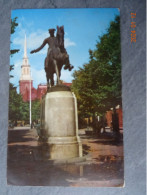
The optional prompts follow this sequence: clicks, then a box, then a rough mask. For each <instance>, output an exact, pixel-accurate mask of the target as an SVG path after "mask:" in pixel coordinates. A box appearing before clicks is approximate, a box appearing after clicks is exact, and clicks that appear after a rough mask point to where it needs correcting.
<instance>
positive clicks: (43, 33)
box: [10, 8, 120, 89]
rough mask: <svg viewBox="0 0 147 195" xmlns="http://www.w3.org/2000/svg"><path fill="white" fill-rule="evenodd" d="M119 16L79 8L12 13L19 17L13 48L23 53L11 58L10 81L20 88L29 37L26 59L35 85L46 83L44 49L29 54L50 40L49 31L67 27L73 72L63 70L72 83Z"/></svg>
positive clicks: (115, 12) (113, 11)
mask: <svg viewBox="0 0 147 195" xmlns="http://www.w3.org/2000/svg"><path fill="white" fill-rule="evenodd" d="M116 15H120V12H119V9H118V8H83V9H81V8H77V9H18V10H12V13H11V18H12V19H13V18H15V17H18V18H17V23H18V26H17V27H16V31H15V33H14V34H12V35H11V38H10V40H11V49H19V50H20V51H19V52H18V53H16V54H14V55H13V57H10V64H14V70H13V71H11V75H13V76H14V77H13V78H11V80H10V81H11V82H12V83H13V84H14V85H15V86H16V87H17V89H18V86H19V79H20V75H21V65H22V59H23V55H24V38H25V34H26V37H27V56H28V58H29V64H30V66H31V73H32V79H33V86H34V87H35V88H37V86H38V84H40V83H46V76H45V71H44V59H45V57H46V55H47V48H48V46H45V47H44V48H43V49H42V50H41V51H39V52H37V53H34V54H30V51H31V50H33V49H37V48H38V47H39V46H40V45H41V44H42V42H43V40H44V39H45V38H47V37H49V33H48V29H50V28H55V29H56V26H57V25H58V26H62V25H64V31H65V37H64V41H65V48H66V50H67V52H68V54H69V59H70V63H71V64H72V65H73V66H74V69H73V70H72V71H68V70H64V69H62V71H61V78H60V79H61V80H63V81H65V82H72V80H73V77H72V74H73V72H74V70H78V68H79V67H82V66H83V64H85V63H88V62H89V52H88V51H89V49H92V50H94V49H95V46H96V43H97V42H98V41H99V36H102V35H103V34H105V33H106V32H107V29H108V27H109V25H110V22H111V21H113V20H114V19H115V16H116Z"/></svg>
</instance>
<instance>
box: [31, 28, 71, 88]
mask: <svg viewBox="0 0 147 195" xmlns="http://www.w3.org/2000/svg"><path fill="white" fill-rule="evenodd" d="M48 31H49V34H50V37H48V38H46V39H45V40H44V41H43V43H42V45H41V46H40V47H39V48H37V49H35V50H32V51H31V52H30V53H31V54H32V53H36V52H38V51H40V50H41V49H42V48H43V47H44V46H45V45H46V44H48V45H49V48H48V52H47V57H46V58H45V62H44V69H45V72H46V79H47V88H48V89H49V88H50V87H51V86H54V73H56V75H57V85H59V84H60V76H61V69H62V67H63V66H64V65H65V66H64V69H65V70H66V69H68V70H69V71H71V70H72V69H73V66H72V65H71V64H70V61H69V55H68V53H67V51H66V49H65V47H64V26H60V27H59V26H57V33H56V37H55V36H54V32H55V29H49V30H48Z"/></svg>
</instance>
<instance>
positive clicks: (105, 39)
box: [72, 16, 121, 117]
mask: <svg viewBox="0 0 147 195" xmlns="http://www.w3.org/2000/svg"><path fill="white" fill-rule="evenodd" d="M73 77H74V80H73V84H72V90H73V91H74V92H75V94H76V96H77V100H78V110H79V116H80V117H85V116H92V115H93V116H94V115H95V114H96V113H97V114H98V115H99V116H101V115H103V114H104V113H105V112H106V111H107V110H109V109H110V108H111V107H115V106H116V105H118V104H121V60H120V17H119V16H117V17H116V18H115V20H114V21H112V22H111V23H110V26H109V28H108V29H107V32H106V33H105V34H104V35H102V36H101V37H99V41H98V42H97V44H96V49H95V50H89V62H88V63H87V64H85V65H83V67H82V68H79V70H77V71H75V72H74V74H73Z"/></svg>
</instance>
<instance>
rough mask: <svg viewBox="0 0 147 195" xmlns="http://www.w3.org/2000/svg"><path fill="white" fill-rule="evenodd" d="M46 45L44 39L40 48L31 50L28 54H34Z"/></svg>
mask: <svg viewBox="0 0 147 195" xmlns="http://www.w3.org/2000/svg"><path fill="white" fill-rule="evenodd" d="M46 44H47V42H46V39H45V40H44V41H43V43H42V45H41V46H40V47H38V48H37V49H34V50H32V51H31V52H30V53H36V52H38V51H40V50H41V49H42V48H43V47H44V46H45V45H46Z"/></svg>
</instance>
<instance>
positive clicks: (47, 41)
mask: <svg viewBox="0 0 147 195" xmlns="http://www.w3.org/2000/svg"><path fill="white" fill-rule="evenodd" d="M48 31H49V34H50V37H48V38H46V39H45V40H44V41H43V43H42V45H41V46H40V47H39V48H37V49H35V50H32V51H31V52H30V53H31V54H32V53H36V52H38V51H40V50H41V49H42V48H43V47H44V46H45V45H46V44H48V45H49V48H48V52H47V57H46V60H45V67H44V68H45V71H46V69H47V68H48V65H49V62H50V60H51V57H54V58H55V59H57V58H58V56H60V53H65V54H66V57H67V60H66V64H65V66H64V69H68V70H69V71H71V70H72V69H73V66H72V65H71V64H70V62H69V55H68V54H67V51H66V49H65V48H59V47H58V48H57V47H56V46H57V38H56V37H55V36H54V32H55V29H49V30H48ZM55 47H56V53H55V54H56V55H55V54H54V53H52V50H53V48H55ZM51 55H52V56H51Z"/></svg>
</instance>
